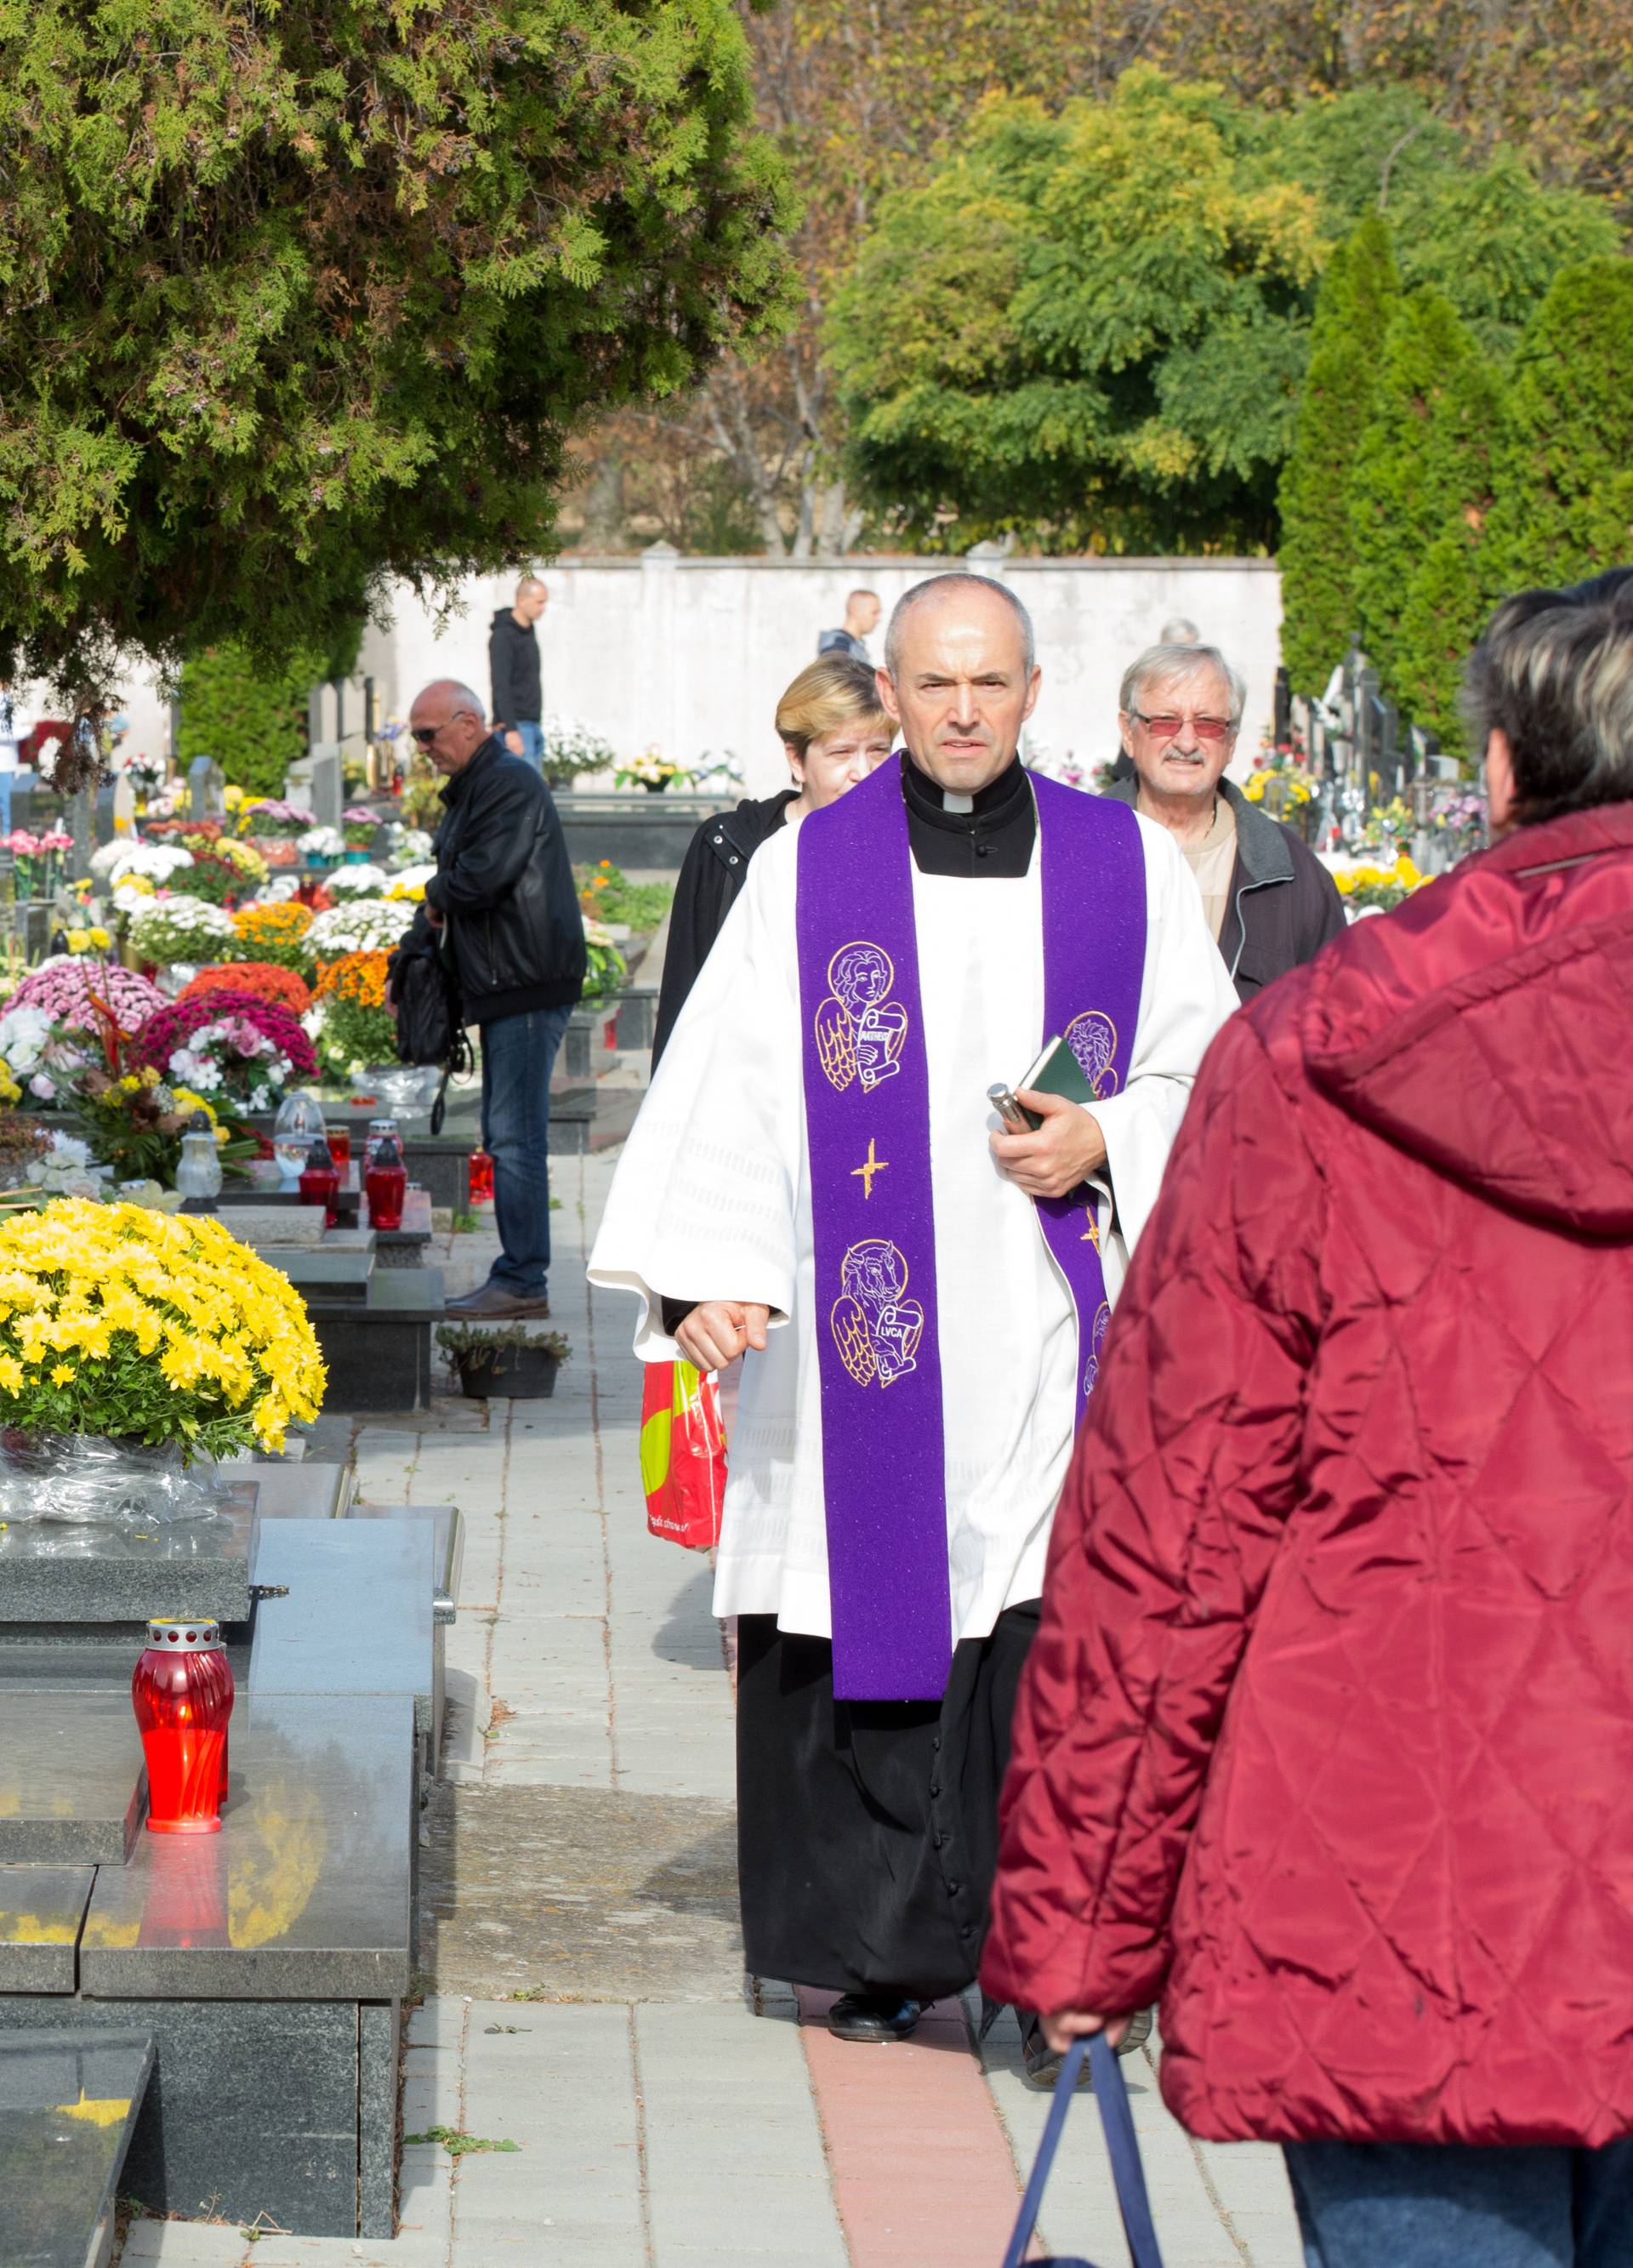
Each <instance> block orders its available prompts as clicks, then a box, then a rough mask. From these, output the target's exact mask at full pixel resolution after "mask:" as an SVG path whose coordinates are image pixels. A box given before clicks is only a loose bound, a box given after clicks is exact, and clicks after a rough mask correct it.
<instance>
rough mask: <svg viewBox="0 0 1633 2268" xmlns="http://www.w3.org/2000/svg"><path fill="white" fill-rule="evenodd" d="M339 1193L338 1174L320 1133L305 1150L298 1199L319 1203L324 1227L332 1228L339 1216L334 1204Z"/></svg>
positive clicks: (309, 1202)
mask: <svg viewBox="0 0 1633 2268" xmlns="http://www.w3.org/2000/svg"><path fill="white" fill-rule="evenodd" d="M339 1195H340V1174H339V1171H338V1169H337V1168H336V1167H335V1160H334V1158H333V1157H332V1155H331V1154H330V1152H329V1145H328V1144H327V1142H326V1141H325V1140H324V1139H323V1138H322V1137H321V1135H320V1136H319V1138H318V1139H317V1140H316V1141H315V1142H314V1143H313V1145H312V1147H311V1149H310V1150H308V1151H307V1152H306V1166H305V1172H304V1173H303V1174H302V1175H301V1177H300V1201H301V1203H302V1204H309V1205H317V1204H320V1205H321V1206H322V1207H323V1226H324V1227H325V1228H333V1227H334V1226H335V1222H336V1221H337V1220H338V1219H339V1218H340V1216H339V1213H338V1212H337V1211H336V1210H335V1198H336V1197H338V1196H339Z"/></svg>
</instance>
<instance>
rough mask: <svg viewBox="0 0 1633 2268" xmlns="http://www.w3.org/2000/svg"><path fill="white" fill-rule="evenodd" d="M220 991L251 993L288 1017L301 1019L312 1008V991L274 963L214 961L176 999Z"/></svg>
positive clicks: (290, 971) (186, 998) (289, 970)
mask: <svg viewBox="0 0 1633 2268" xmlns="http://www.w3.org/2000/svg"><path fill="white" fill-rule="evenodd" d="M221 991H228V992H254V994H255V995H256V996H257V998H260V999H262V1000H272V1001H276V1004H277V1005H278V1006H279V1007H280V1008H287V1009H288V1010H289V1012H290V1013H291V1016H304V1015H305V1013H306V1011H307V1009H308V1008H310V1007H311V1005H312V988H311V986H310V985H309V984H308V983H306V981H305V978H304V977H302V976H298V975H297V973H296V972H295V970H294V969H292V968H282V967H280V965H279V964H278V962H276V961H218V962H217V964H216V965H215V966H214V967H213V968H201V969H200V970H199V972H198V975H197V976H195V977H192V978H190V979H189V980H188V983H186V984H184V985H183V986H182V988H181V990H180V992H179V993H178V995H177V996H176V997H177V998H178V999H179V1000H195V999H196V998H198V996H199V994H200V993H201V992H221Z"/></svg>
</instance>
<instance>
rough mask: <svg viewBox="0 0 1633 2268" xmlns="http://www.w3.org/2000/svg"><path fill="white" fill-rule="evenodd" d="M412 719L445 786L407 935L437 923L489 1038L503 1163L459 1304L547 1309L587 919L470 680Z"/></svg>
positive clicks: (487, 1072)
mask: <svg viewBox="0 0 1633 2268" xmlns="http://www.w3.org/2000/svg"><path fill="white" fill-rule="evenodd" d="M408 730H409V732H410V733H412V735H413V737H414V740H415V742H416V745H417V746H418V747H421V748H423V750H424V751H425V753H426V755H428V756H429V757H430V760H431V762H432V763H433V764H434V765H435V766H436V768H437V770H438V771H439V772H440V773H441V774H442V775H443V777H445V779H446V781H447V783H448V784H447V786H446V787H445V789H444V790H443V792H442V800H443V804H444V806H445V811H446V814H447V815H446V817H445V819H444V820H443V822H442V824H441V826H440V827H439V828H438V830H437V835H436V839H435V842H434V843H433V846H432V848H433V851H434V854H435V857H436V860H437V872H436V873H435V874H434V875H433V876H432V878H431V880H430V881H429V882H428V883H427V884H426V885H425V902H424V904H423V906H422V907H421V909H420V910H419V913H418V915H417V916H416V919H415V924H414V928H413V929H412V930H411V931H410V932H409V935H408V940H407V942H408V944H409V945H414V944H416V943H419V942H423V940H424V939H426V938H427V936H428V935H429V934H430V933H432V932H442V935H443V939H444V944H445V950H446V952H447V954H448V955H449V957H450V958H451V960H452V966H453V972H454V975H455V977H456V979H457V981H458V985H459V990H460V999H461V1002H462V1004H463V1008H464V1015H465V1020H466V1022H467V1024H474V1025H475V1026H476V1027H477V1029H478V1030H479V1032H480V1033H481V1035H482V1145H483V1147H484V1148H485V1149H487V1150H489V1151H491V1152H492V1153H493V1160H494V1177H493V1195H494V1216H495V1221H496V1225H497V1228H498V1232H499V1246H500V1250H499V1256H498V1258H497V1260H496V1261H495V1262H494V1263H493V1267H492V1269H491V1270H490V1271H489V1278H488V1281H487V1282H486V1283H485V1284H482V1285H478V1286H477V1288H476V1289H475V1290H474V1291H473V1292H467V1293H466V1294H465V1296H464V1297H463V1298H462V1299H459V1300H450V1301H449V1302H448V1312H449V1313H450V1314H462V1315H480V1316H483V1317H489V1318H494V1319H498V1320H508V1319H510V1318H511V1317H520V1316H526V1315H548V1314H549V1312H550V1304H549V1299H548V1293H547V1290H546V1277H547V1273H548V1269H549V1264H550V1178H549V1156H548V1152H549V1123H550V1072H551V1069H552V1067H553V1066H554V1064H555V1055H556V1050H557V1049H558V1048H559V1047H560V1045H561V1042H562V1035H563V1032H564V1031H565V1030H566V1028H567V1020H568V1018H569V1017H570V1015H571V1013H572V1011H573V1006H574V1004H575V1003H576V1002H577V998H578V995H579V993H580V992H581V991H582V990H583V989H584V972H585V943H584V923H583V920H582V919H581V917H580V915H579V911H578V893H577V890H576V888H575V887H574V886H573V873H572V867H571V865H570V863H569V861H568V857H567V845H566V843H565V841H564V839H563V834H562V824H561V821H560V820H559V819H558V818H557V816H556V812H555V804H554V803H553V801H552V800H551V798H550V791H549V789H548V787H547V786H546V785H545V784H544V781H543V778H542V777H541V775H540V773H539V772H538V771H537V770H535V768H534V767H533V765H532V764H531V763H529V762H527V761H526V758H525V757H522V756H517V755H511V752H510V751H509V749H507V748H506V747H504V743H503V742H502V741H501V740H500V739H499V738H498V736H497V733H492V732H490V731H489V726H488V723H487V719H486V718H485V716H484V715H483V711H482V702H481V700H480V699H479V697H478V696H476V695H475V694H474V693H473V692H472V691H471V689H470V688H469V687H468V686H466V685H456V684H454V683H452V681H450V680H448V679H445V678H444V679H439V680H438V682H437V683H436V684H434V685H428V686H427V687H426V688H425V690H424V691H423V693H422V694H420V695H419V696H417V698H416V701H415V703H414V706H413V708H412V709H411V710H410V711H408Z"/></svg>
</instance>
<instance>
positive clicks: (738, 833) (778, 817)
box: [652, 787, 795, 1071]
mask: <svg viewBox="0 0 1633 2268" xmlns="http://www.w3.org/2000/svg"><path fill="white" fill-rule="evenodd" d="M794 799H795V791H794V790H793V789H792V788H791V787H790V788H784V789H783V792H782V793H781V795H771V796H767V797H766V799H764V801H763V802H759V803H756V802H755V801H754V799H753V798H752V797H747V798H745V799H744V800H743V801H742V802H741V803H739V805H738V806H737V809H736V810H735V811H732V812H727V813H725V814H723V816H721V817H720V818H718V819H706V820H705V821H703V823H702V826H701V827H700V828H698V830H697V832H696V834H695V835H694V836H693V837H692V839H691V841H690V842H689V843H688V844H687V846H686V857H685V858H683V859H682V860H681V862H680V880H678V881H677V882H676V884H675V886H674V903H673V905H672V906H671V907H670V909H669V943H668V945H667V946H666V948H665V952H664V974H663V982H662V983H660V984H659V986H658V1019H657V1021H656V1023H655V1024H654V1026H653V1027H652V1069H653V1070H654V1071H656V1070H657V1068H658V1057H659V1056H661V1055H662V1053H663V1051H664V1049H666V1047H667V1046H668V1044H669V1035H670V1033H671V1032H673V1029H674V1025H675V1018H676V1017H677V1016H678V1015H679V1014H680V1011H681V1009H682V1007H683V1006H684V1005H685V1004H686V996H687V994H688V992H689V991H690V990H691V989H692V987H693V985H694V984H695V983H696V982H697V972H698V970H699V969H700V968H702V965H703V963H704V961H707V960H708V958H709V954H710V948H711V946H713V944H714V941H715V939H717V937H718V936H719V934H720V926H721V924H722V923H723V922H724V921H725V917H726V916H727V915H728V914H729V913H730V912H731V910H732V907H733V906H734V905H735V904H736V902H737V899H738V895H739V892H740V891H741V889H742V887H743V884H744V881H745V880H747V874H748V862H749V860H750V859H751V858H753V857H754V853H755V851H758V849H759V848H760V846H761V843H764V842H766V841H767V840H768V839H769V837H770V836H773V835H775V834H776V830H777V828H779V827H781V826H782V824H783V816H784V814H785V813H786V812H787V810H788V806H789V805H790V804H791V803H792V802H793V801H794Z"/></svg>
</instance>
